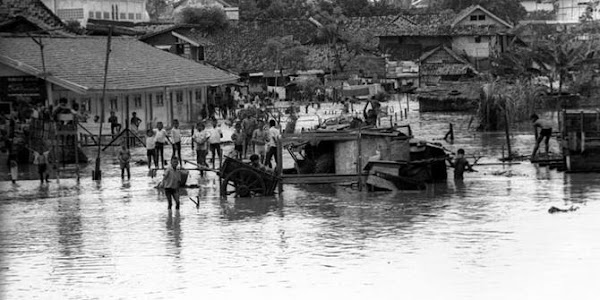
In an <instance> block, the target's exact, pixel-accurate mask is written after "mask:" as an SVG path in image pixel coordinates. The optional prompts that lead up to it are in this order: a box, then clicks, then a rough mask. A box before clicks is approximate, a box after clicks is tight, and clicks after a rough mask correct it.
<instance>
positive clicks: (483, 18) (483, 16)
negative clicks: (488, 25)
mask: <svg viewBox="0 0 600 300" xmlns="http://www.w3.org/2000/svg"><path fill="white" fill-rule="evenodd" d="M477 19H478V20H479V21H484V20H485V15H479V16H478V18H477Z"/></svg>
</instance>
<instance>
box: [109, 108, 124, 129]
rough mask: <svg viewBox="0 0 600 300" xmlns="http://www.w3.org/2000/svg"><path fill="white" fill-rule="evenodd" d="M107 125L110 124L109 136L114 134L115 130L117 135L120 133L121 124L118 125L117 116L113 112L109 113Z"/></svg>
mask: <svg viewBox="0 0 600 300" xmlns="http://www.w3.org/2000/svg"><path fill="white" fill-rule="evenodd" d="M108 123H110V133H111V134H115V129H116V132H117V133H119V132H121V124H119V120H118V119H117V116H115V112H114V111H111V112H110V117H109V118H108Z"/></svg>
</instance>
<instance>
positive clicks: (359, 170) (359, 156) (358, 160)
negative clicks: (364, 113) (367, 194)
mask: <svg viewBox="0 0 600 300" xmlns="http://www.w3.org/2000/svg"><path fill="white" fill-rule="evenodd" d="M361 140H362V131H361V127H360V126H359V127H358V133H357V136H356V143H357V145H356V151H357V154H356V176H357V179H358V190H359V191H362V188H363V183H362V176H361V173H362V142H361Z"/></svg>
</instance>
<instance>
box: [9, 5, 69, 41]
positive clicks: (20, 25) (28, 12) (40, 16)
mask: <svg viewBox="0 0 600 300" xmlns="http://www.w3.org/2000/svg"><path fill="white" fill-rule="evenodd" d="M64 27H65V24H64V23H63V22H62V21H61V20H60V18H58V17H57V16H56V15H55V14H54V13H53V12H52V11H51V10H50V9H49V8H48V7H47V6H46V5H45V4H44V3H43V2H42V1H40V0H2V1H0V32H13V33H14V32H31V31H37V32H38V33H45V34H52V35H68V34H69V33H68V32H67V31H66V30H64Z"/></svg>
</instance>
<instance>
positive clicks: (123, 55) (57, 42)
mask: <svg viewBox="0 0 600 300" xmlns="http://www.w3.org/2000/svg"><path fill="white" fill-rule="evenodd" d="M41 41H42V43H43V44H44V57H45V65H46V70H45V73H46V74H47V76H48V77H47V80H48V81H50V82H52V83H54V84H56V85H59V86H62V87H64V88H67V89H69V90H72V91H75V92H78V93H87V92H99V91H101V90H102V83H103V76H104V65H105V59H106V43H107V38H106V37H63V38H56V37H54V38H48V37H42V38H41ZM0 63H1V64H4V65H7V66H9V67H11V68H14V69H17V70H19V71H21V72H24V73H27V74H30V75H34V76H38V77H43V75H44V68H43V66H42V59H41V55H40V47H39V46H38V45H37V44H36V42H35V41H34V40H33V39H32V38H30V37H13V36H10V37H6V36H0ZM108 75H109V76H108V81H107V90H108V91H113V92H114V91H135V90H142V89H151V88H163V87H186V86H201V85H214V84H225V83H231V82H236V81H237V79H238V77H237V76H236V75H233V74H231V73H228V72H226V71H223V70H221V69H218V68H215V67H213V66H210V65H204V64H199V63H192V62H190V61H189V60H187V59H185V58H182V57H179V56H176V55H173V54H171V53H167V52H164V51H161V50H159V49H156V48H154V47H152V46H150V45H147V44H145V43H142V42H140V41H138V40H136V39H134V38H123V37H113V38H112V46H111V53H110V62H109V68H108Z"/></svg>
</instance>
